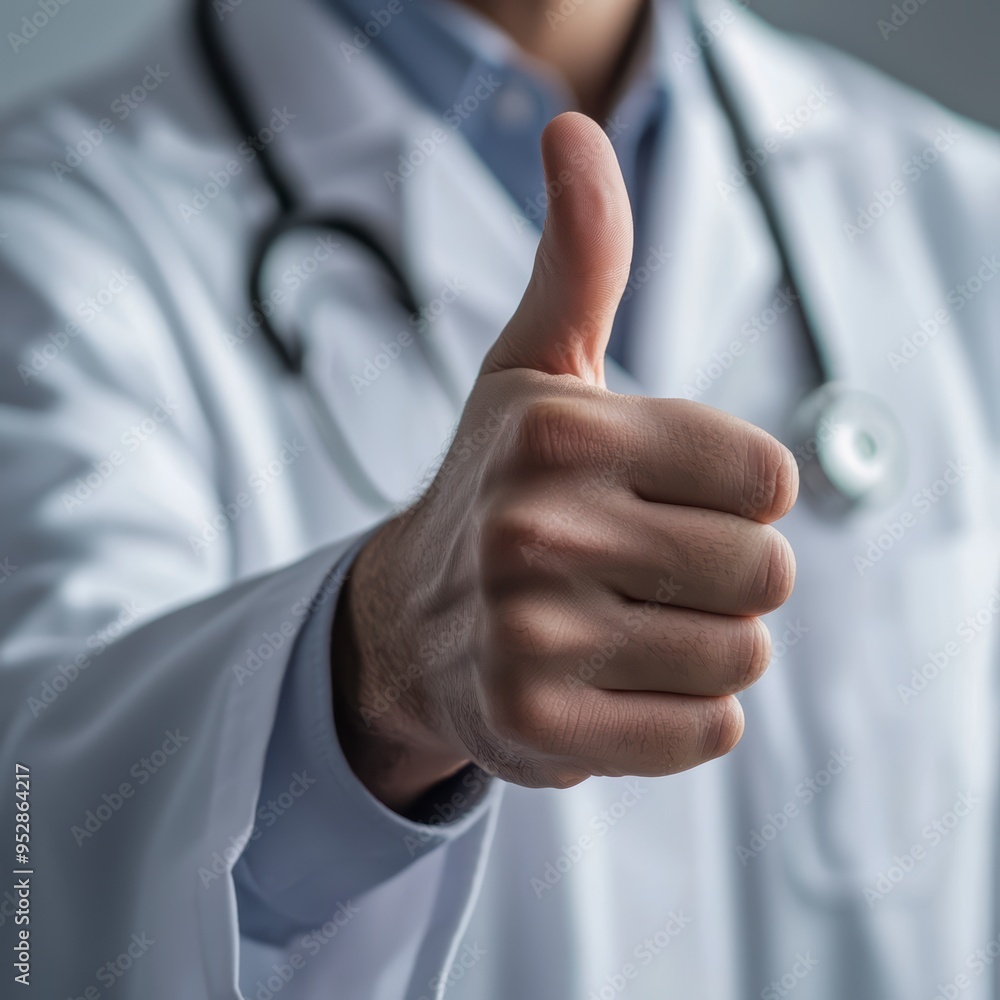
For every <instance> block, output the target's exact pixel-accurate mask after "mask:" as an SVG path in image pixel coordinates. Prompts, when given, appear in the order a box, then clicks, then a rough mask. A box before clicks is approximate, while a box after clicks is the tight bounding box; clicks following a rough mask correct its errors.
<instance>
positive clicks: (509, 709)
mask: <svg viewBox="0 0 1000 1000" xmlns="http://www.w3.org/2000/svg"><path fill="white" fill-rule="evenodd" d="M564 718H565V711H564V710H563V708H562V707H560V705H559V704H558V700H557V699H554V698H552V697H550V696H549V694H548V693H547V692H546V691H545V689H544V688H543V686H542V685H538V684H525V683H517V682H516V681H514V682H513V683H507V684H505V685H497V686H496V687H495V689H494V691H493V693H492V696H491V697H490V698H489V711H488V715H487V724H488V726H489V728H490V731H491V732H492V733H493V735H494V737H495V738H496V739H498V740H500V741H501V742H502V743H503V744H505V745H507V746H512V747H519V748H522V749H525V750H528V751H529V752H531V753H534V754H542V755H544V756H550V755H556V754H558V753H559V751H560V749H561V734H562V732H563V730H564V729H565V722H564V721H563V719H564Z"/></svg>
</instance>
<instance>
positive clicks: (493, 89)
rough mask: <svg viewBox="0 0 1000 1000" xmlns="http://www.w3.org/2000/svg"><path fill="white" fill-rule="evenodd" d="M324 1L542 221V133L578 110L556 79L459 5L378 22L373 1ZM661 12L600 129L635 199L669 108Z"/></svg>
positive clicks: (415, 5) (415, 4)
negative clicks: (648, 149) (653, 136)
mask: <svg viewBox="0 0 1000 1000" xmlns="http://www.w3.org/2000/svg"><path fill="white" fill-rule="evenodd" d="M327 2H330V3H332V4H333V5H334V6H335V7H336V8H338V9H339V11H340V13H341V15H342V16H343V17H345V18H346V19H347V20H348V22H349V23H350V25H351V26H352V28H353V29H355V30H354V31H353V32H352V33H353V34H354V37H355V38H356V39H358V40H359V41H360V40H362V39H365V40H369V39H370V45H371V48H372V49H373V50H374V51H375V52H376V53H378V55H379V56H380V57H381V58H382V59H383V60H385V62H386V63H387V64H388V65H389V66H390V67H391V68H392V69H393V70H394V71H395V72H396V74H397V75H398V76H399V77H401V78H402V80H403V81H404V82H405V83H406V85H407V86H409V87H410V88H411V89H412V90H413V91H414V93H416V94H417V95H418V96H419V97H420V99H421V100H422V101H424V102H425V103H426V104H427V105H428V107H430V108H431V109H432V110H433V111H434V112H435V113H437V114H439V115H440V116H441V117H442V119H443V121H444V123H445V125H446V126H448V129H450V130H453V131H457V132H461V133H462V135H463V136H464V137H465V139H466V140H467V141H468V143H469V144H470V145H471V146H472V148H473V149H474V150H475V151H476V153H477V154H478V155H479V157H480V158H481V159H482V160H483V161H484V162H485V163H486V165H487V166H488V167H489V168H490V169H491V170H492V172H493V173H494V175H495V176H496V177H497V179H498V180H499V181H500V182H501V183H502V184H503V185H504V187H506V189H507V190H508V192H509V193H510V195H511V197H512V198H513V200H514V201H515V202H516V203H517V204H518V205H519V206H520V207H521V208H522V210H523V212H524V214H525V216H526V217H527V218H528V219H531V220H532V221H536V222H540V221H541V216H542V215H544V200H545V181H544V174H543V171H542V164H541V156H540V152H539V141H540V138H541V133H542V130H543V129H544V127H545V125H546V124H547V123H548V122H549V120H550V119H552V118H553V117H555V116H556V115H557V114H560V113H561V112H563V111H568V110H572V109H574V107H575V102H574V100H573V96H572V94H571V93H570V92H569V90H568V88H567V87H566V86H565V85H564V84H563V82H562V80H561V79H560V78H559V76H558V74H556V73H554V72H553V71H551V70H550V69H549V67H547V66H546V65H545V64H543V63H541V62H540V61H539V60H536V59H534V58H532V57H531V56H530V55H528V54H526V53H525V52H523V51H522V50H521V49H520V48H519V47H518V46H517V45H516V43H515V42H513V41H512V40H511V39H510V38H509V37H508V36H507V35H506V34H505V33H504V32H503V31H501V30H500V29H499V28H497V27H496V26H495V25H493V24H492V23H491V22H490V21H488V20H487V19H486V18H484V17H482V16H481V15H479V14H477V13H476V12H475V11H472V10H470V9H469V8H468V7H466V6H464V5H462V4H459V3H455V2H453V0H401V2H400V3H399V4H398V5H397V7H398V9H397V11H396V12H395V13H391V12H389V11H388V8H386V11H387V13H386V14H385V15H384V16H383V17H382V18H381V19H373V18H372V11H371V4H370V2H369V0H327ZM666 2H671V0H666ZM659 7H660V3H658V2H655V0H654V2H653V5H652V20H653V24H652V25H651V27H650V30H649V31H648V32H647V36H646V39H645V41H644V50H642V51H640V52H639V53H637V57H636V61H635V63H634V64H633V68H632V70H631V72H630V77H629V79H628V80H627V82H626V84H625V87H624V90H623V92H622V95H621V97H620V99H619V100H618V102H617V103H616V105H615V107H614V110H613V111H612V113H611V114H610V115H609V117H608V120H607V122H605V123H604V124H605V128H606V131H607V132H608V135H609V137H610V138H611V141H612V143H613V144H614V146H615V149H616V152H617V153H618V158H619V161H620V163H621V166H622V172H623V174H624V176H625V180H626V185H627V186H628V188H629V192H630V194H631V195H635V194H636V193H637V192H636V190H635V188H636V186H637V185H638V184H639V183H640V179H639V177H638V174H639V173H641V160H642V148H643V147H644V146H647V145H648V144H649V142H650V130H651V129H655V128H656V127H657V125H658V123H659V121H660V120H661V119H662V117H663V115H664V111H665V108H666V86H665V78H664V75H663V74H662V73H661V72H660V71H659V67H663V66H665V65H666V59H665V56H664V54H662V53H661V52H660V51H659V49H660V48H661V47H662V45H663V32H662V30H660V29H661V25H660V24H658V23H657V22H658V21H659V19H660V18H661V12H660V11H659ZM386 18H389V19H388V20H386ZM359 47H360V46H359ZM366 47H367V43H366ZM448 129H445V131H444V134H445V135H447V134H448ZM539 207H541V208H542V213H541V215H540V214H539V212H538V210H537V209H538V208H539Z"/></svg>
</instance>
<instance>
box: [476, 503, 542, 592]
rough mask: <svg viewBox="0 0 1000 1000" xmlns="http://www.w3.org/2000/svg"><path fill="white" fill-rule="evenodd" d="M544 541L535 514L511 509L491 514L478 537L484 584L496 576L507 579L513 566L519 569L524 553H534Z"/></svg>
mask: <svg viewBox="0 0 1000 1000" xmlns="http://www.w3.org/2000/svg"><path fill="white" fill-rule="evenodd" d="M543 538H544V533H543V531H542V526H541V523H540V519H539V518H538V516H537V515H536V514H535V513H534V512H532V511H529V510H526V509H524V508H523V507H515V506H511V505H503V506H500V507H497V508H496V509H494V510H492V511H490V512H489V513H488V514H487V515H486V517H485V518H484V519H483V523H482V526H481V528H480V533H479V554H480V565H481V566H482V567H483V570H484V573H485V575H486V578H487V581H489V580H490V579H492V578H493V577H494V575H496V574H498V573H499V574H502V575H503V576H506V575H507V574H506V572H505V571H506V570H507V569H508V568H509V567H510V566H511V565H512V564H513V565H514V566H519V565H521V562H522V556H524V555H525V550H528V551H535V550H536V549H538V548H539V547H540V546H541V545H542V542H543Z"/></svg>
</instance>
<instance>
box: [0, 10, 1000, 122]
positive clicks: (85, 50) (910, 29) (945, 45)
mask: <svg viewBox="0 0 1000 1000" xmlns="http://www.w3.org/2000/svg"><path fill="white" fill-rule="evenodd" d="M50 2H51V0H50ZM63 2H65V3H66V6H64V7H60V8H59V12H58V14H57V15H56V16H55V17H53V18H52V20H51V21H50V22H49V23H48V24H47V25H46V26H45V28H44V29H43V30H42V31H41V32H39V34H38V35H37V36H36V37H35V38H34V39H32V41H31V42H30V43H29V44H28V45H27V46H24V47H22V48H20V49H19V51H18V52H17V53H16V54H14V53H13V52H12V49H11V45H10V42H9V41H8V40H7V33H8V32H9V31H18V30H19V25H20V22H21V18H22V17H24V16H25V15H28V16H30V15H31V14H33V13H35V12H36V11H37V10H38V9H39V7H38V0H2V4H0V29H2V31H3V39H2V40H0V53H2V55H0V106H2V105H4V104H7V103H11V102H14V101H17V100H20V99H22V98H24V97H26V96H28V95H29V94H31V93H33V92H35V91H36V90H37V89H38V88H40V87H45V86H47V85H50V84H53V83H55V82H57V81H58V80H60V79H63V78H65V77H67V76H72V75H74V74H75V73H78V72H79V71H80V70H82V69H85V68H86V67H87V66H90V65H93V64H94V63H95V62H97V63H99V62H101V61H102V60H104V59H107V58H108V56H109V55H110V54H113V53H115V52H116V51H118V50H120V49H121V48H123V47H126V46H127V45H128V44H129V43H130V42H131V40H133V39H134V38H136V37H137V36H138V35H140V34H141V33H142V32H144V31H147V30H149V28H150V26H151V24H152V23H153V22H154V21H155V18H156V16H157V14H158V12H159V11H161V10H162V9H163V8H164V7H165V6H166V5H167V4H169V3H187V2H189V0H63ZM272 2H275V3H280V2H281V0H272ZM899 2H900V3H902V2H903V0H899ZM906 3H907V4H908V5H912V4H919V6H918V8H917V10H916V12H915V13H914V14H913V15H912V16H910V17H909V18H908V20H907V21H906V23H905V24H904V25H903V26H902V28H901V30H899V31H897V32H894V33H893V34H892V35H890V36H889V38H888V39H883V37H882V34H881V33H880V31H879V29H878V27H877V22H878V20H879V18H889V17H890V15H891V12H892V8H893V3H892V2H886V0H874V2H873V0H751V6H752V7H753V9H754V10H756V11H758V12H759V13H761V14H763V15H764V16H766V17H768V18H769V19H771V20H773V21H775V22H776V23H777V24H780V25H782V26H783V27H787V28H790V29H792V30H795V31H802V32H806V33H808V34H812V35H815V36H817V37H819V38H823V39H825V40H827V41H829V42H832V43H833V44H835V45H839V46H840V47H842V48H844V49H847V50H848V51H850V52H853V53H854V54H855V55H858V56H860V57H861V58H863V59H866V60H868V61H869V62H871V63H874V64H875V65H877V66H879V67H881V68H883V69H886V70H888V71H889V72H890V73H893V74H895V75H896V76H898V77H900V78H901V79H903V80H905V81H906V82H907V83H910V84H913V85H914V86H917V87H920V88H921V89H923V90H925V91H927V92H928V93H930V94H932V95H933V96H934V97H936V98H938V99H939V100H941V101H943V102H944V103H945V104H947V105H949V106H951V107H952V108H955V109H956V110H958V111H962V112H964V113H965V114H968V115H972V116H973V117H976V118H979V119H981V120H982V121H985V122H988V123H989V124H991V125H993V126H995V127H997V128H1000V101H998V99H997V98H998V96H1000V59H998V58H997V42H998V39H1000V3H997V2H996V0H922V2H921V0H906ZM380 5H382V4H380V3H379V2H378V0H372V6H373V7H378V6H380Z"/></svg>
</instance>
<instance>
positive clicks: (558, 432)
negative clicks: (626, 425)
mask: <svg viewBox="0 0 1000 1000" xmlns="http://www.w3.org/2000/svg"><path fill="white" fill-rule="evenodd" d="M599 407H600V404H599V402H598V401H597V400H594V399H589V398H584V397H569V396H550V397H548V398H546V399H541V400H536V401H534V402H532V403H529V404H528V406H527V407H526V408H525V410H524V412H523V414H522V415H521V419H520V420H519V421H518V425H517V434H516V453H517V455H518V457H519V458H520V460H521V461H522V462H525V463H526V464H528V465H529V466H532V467H540V468H546V469H550V468H552V469H560V468H562V469H565V468H575V467H578V466H580V465H582V464H585V463H586V464H589V463H591V462H592V461H593V459H594V458H595V457H601V456H604V457H610V456H613V455H614V452H615V448H614V444H613V442H611V441H610V440H609V438H610V434H609V422H608V420H607V419H602V417H601V414H602V413H604V410H606V407H601V408H600V412H598V408H599Z"/></svg>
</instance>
